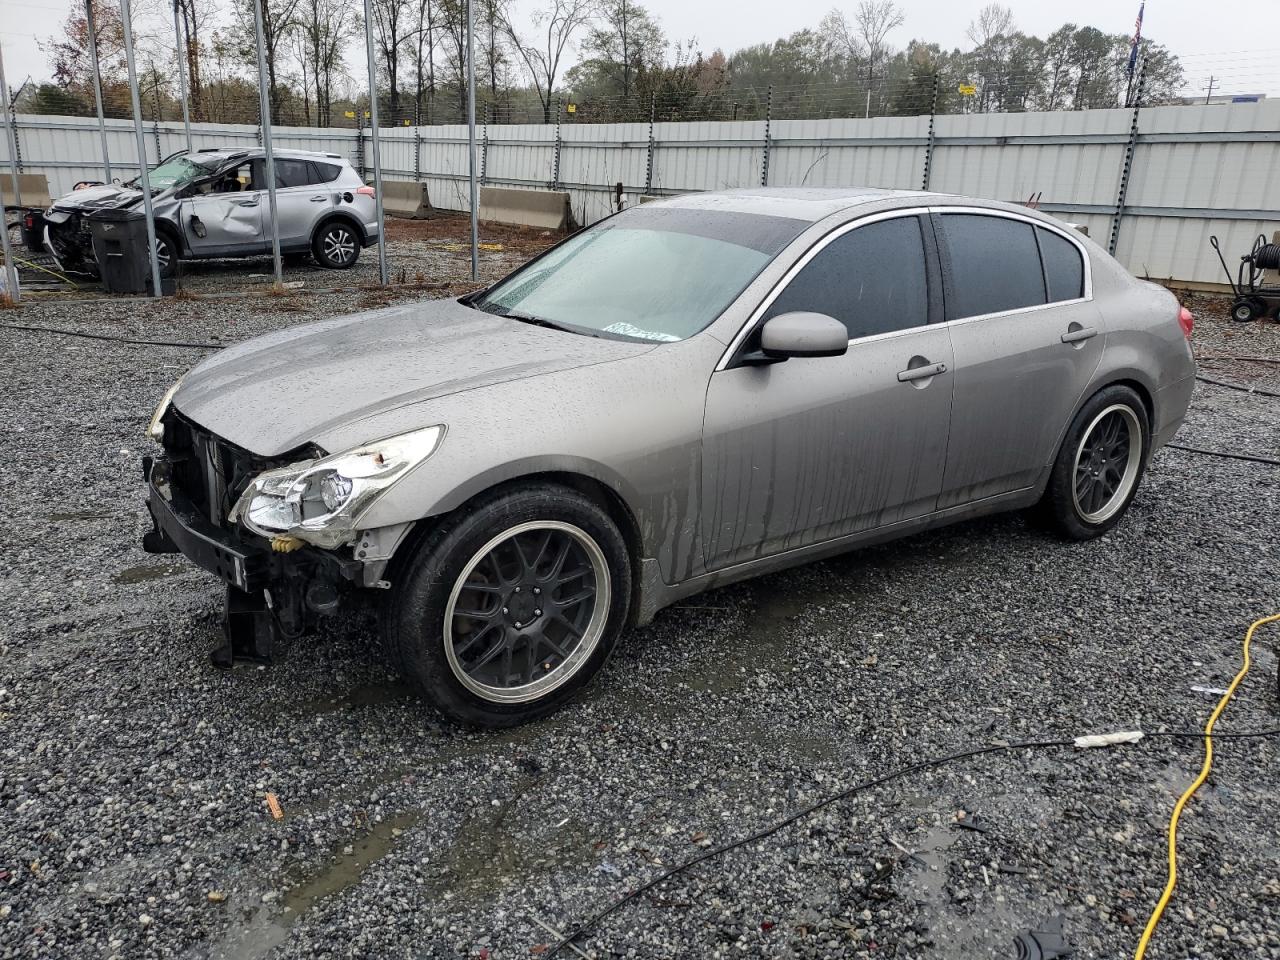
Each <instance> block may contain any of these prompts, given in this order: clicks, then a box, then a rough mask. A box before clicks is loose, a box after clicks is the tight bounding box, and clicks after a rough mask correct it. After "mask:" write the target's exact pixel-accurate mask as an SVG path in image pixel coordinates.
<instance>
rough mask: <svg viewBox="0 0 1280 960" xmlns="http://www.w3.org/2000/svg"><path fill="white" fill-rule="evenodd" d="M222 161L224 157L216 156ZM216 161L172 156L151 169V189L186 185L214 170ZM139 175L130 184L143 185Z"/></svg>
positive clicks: (165, 188)
mask: <svg viewBox="0 0 1280 960" xmlns="http://www.w3.org/2000/svg"><path fill="white" fill-rule="evenodd" d="M216 159H217V161H218V162H220V161H221V160H222V159H223V158H222V157H218V158H216ZM215 166H216V163H200V162H199V161H196V160H192V159H191V158H189V157H183V156H178V157H170V158H169V159H168V160H166V161H165V162H164V163H162V164H160V166H158V167H156V168H155V169H153V170H151V171H150V173H149V174H148V176H149V177H150V181H151V190H152V192H153V193H154V192H155V191H158V190H168V189H169V188H170V187H184V186H186V185H187V184H188V183H190V182H191V181H192V180H195V179H197V178H198V177H206V176H208V175H209V174H210V173H212V172H213V169H214V167H215ZM139 179H140V178H139V177H134V178H133V179H132V180H130V181H129V183H128V186H131V187H137V186H141V184H139V183H138V180H139Z"/></svg>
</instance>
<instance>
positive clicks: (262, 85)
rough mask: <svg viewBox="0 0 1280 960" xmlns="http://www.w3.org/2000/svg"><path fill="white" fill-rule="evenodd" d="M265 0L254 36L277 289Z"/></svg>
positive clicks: (257, 1) (280, 274)
mask: <svg viewBox="0 0 1280 960" xmlns="http://www.w3.org/2000/svg"><path fill="white" fill-rule="evenodd" d="M265 2H266V0H253V33H254V36H253V39H254V43H255V44H256V46H257V48H258V124H259V125H258V130H259V135H260V136H261V137H262V149H263V151H264V154H265V156H264V158H263V159H265V160H266V163H265V164H264V166H265V167H266V176H267V207H268V216H269V217H270V218H271V261H272V266H273V267H274V269H275V275H276V288H277V289H279V288H280V287H281V286H283V284H284V270H283V268H282V267H281V264H280V218H279V216H278V215H277V212H278V210H279V207H277V206H276V158H275V154H274V153H272V149H271V91H270V90H269V89H268V87H267V54H266V51H265V50H264V49H263V46H264V44H263V42H262V6H261V4H263V3H265Z"/></svg>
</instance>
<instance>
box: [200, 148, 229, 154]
mask: <svg viewBox="0 0 1280 960" xmlns="http://www.w3.org/2000/svg"><path fill="white" fill-rule="evenodd" d="M225 149H226V148H225V147H201V148H200V149H199V150H197V151H196V153H221V152H222V151H223V150H225Z"/></svg>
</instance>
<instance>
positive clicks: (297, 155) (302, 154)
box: [191, 147, 347, 164]
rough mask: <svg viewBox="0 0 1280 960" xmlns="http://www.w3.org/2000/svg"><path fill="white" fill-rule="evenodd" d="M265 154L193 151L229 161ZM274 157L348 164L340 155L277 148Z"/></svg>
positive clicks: (258, 150)
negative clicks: (235, 158) (233, 158)
mask: <svg viewBox="0 0 1280 960" xmlns="http://www.w3.org/2000/svg"><path fill="white" fill-rule="evenodd" d="M264 153H265V151H264V150H263V149H262V148H261V147H251V148H244V147H215V148H212V149H204V150H193V151H191V155H192V156H198V157H201V158H211V159H214V160H229V159H231V158H232V157H261V156H263V154H264ZM272 155H273V156H276V157H284V158H287V159H290V160H323V161H325V162H326V163H335V162H336V163H344V164H345V163H347V160H346V158H345V157H343V156H342V155H341V154H339V153H321V152H319V151H315V150H288V149H281V148H280V147H277V148H276V149H275V150H273V151H272Z"/></svg>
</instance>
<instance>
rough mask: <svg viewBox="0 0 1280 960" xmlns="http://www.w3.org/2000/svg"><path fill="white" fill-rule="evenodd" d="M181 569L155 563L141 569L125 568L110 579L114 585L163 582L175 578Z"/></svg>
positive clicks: (172, 565) (171, 565) (168, 564)
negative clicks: (153, 581) (167, 578)
mask: <svg viewBox="0 0 1280 960" xmlns="http://www.w3.org/2000/svg"><path fill="white" fill-rule="evenodd" d="M182 572H183V568H182V567H180V566H176V565H174V564H170V563H156V564H151V565H148V566H142V567H125V568H124V569H123V570H121V571H120V572H119V573H117V574H116V575H115V576H114V577H112V578H111V579H112V580H113V581H114V582H115V583H124V584H134V583H148V582H150V581H152V580H163V579H165V578H166V577H176V576H177V575H178V574H180V573H182Z"/></svg>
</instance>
